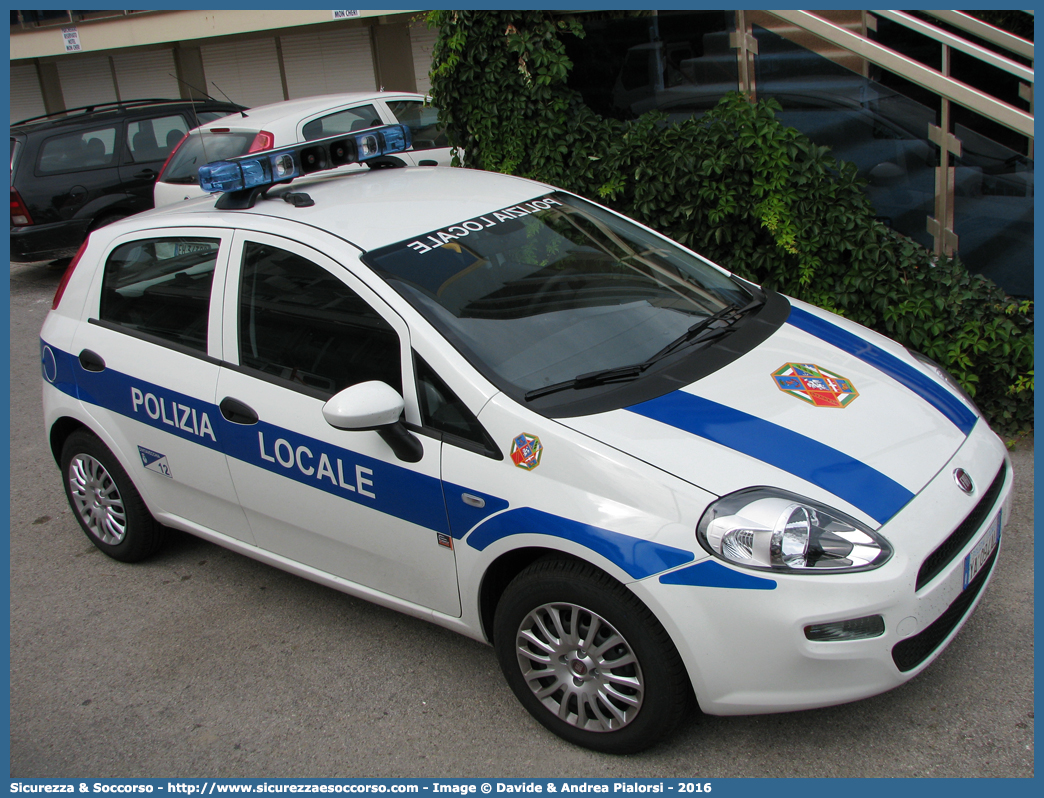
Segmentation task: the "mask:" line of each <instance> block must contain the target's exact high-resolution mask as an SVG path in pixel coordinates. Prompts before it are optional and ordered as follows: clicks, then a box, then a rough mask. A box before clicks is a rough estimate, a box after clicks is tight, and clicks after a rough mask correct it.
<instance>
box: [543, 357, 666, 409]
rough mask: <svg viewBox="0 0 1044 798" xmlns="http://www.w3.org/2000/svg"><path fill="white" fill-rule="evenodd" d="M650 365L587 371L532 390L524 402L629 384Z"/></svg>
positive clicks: (639, 364) (641, 364)
mask: <svg viewBox="0 0 1044 798" xmlns="http://www.w3.org/2000/svg"><path fill="white" fill-rule="evenodd" d="M650 365H652V364H651V363H635V364H634V365H632V366H617V367H616V368H611V369H602V370H601V371H589V372H587V373H586V374H579V375H577V376H576V377H573V379H571V380H565V381H564V382H556V383H555V384H554V385H545V386H544V387H542V388H534V389H533V390H531V391H528V392H527V393H526V395H525V400H526V401H527V402H528V401H529V400H530V399H538V398H539V397H541V396H547V395H548V394H550V393H558V392H559V391H564V390H566V389H567V388H577V389H580V388H593V387H595V386H596V385H607V384H609V383H611V382H631V381H632V380H636V379H638V378H639V377H640V376H641V375H642V372H643V371H645V370H646V369H647V368H649V366H650Z"/></svg>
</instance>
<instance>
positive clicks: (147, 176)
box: [134, 169, 159, 180]
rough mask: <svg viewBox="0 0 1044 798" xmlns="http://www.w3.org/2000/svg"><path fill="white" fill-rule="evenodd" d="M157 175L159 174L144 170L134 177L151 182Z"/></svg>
mask: <svg viewBox="0 0 1044 798" xmlns="http://www.w3.org/2000/svg"><path fill="white" fill-rule="evenodd" d="M157 174H159V172H156V171H155V170H153V169H144V170H142V171H140V172H138V173H137V174H136V175H134V176H135V177H137V178H139V179H141V180H152V179H153V178H154V177H156V175H157Z"/></svg>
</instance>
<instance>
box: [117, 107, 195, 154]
mask: <svg viewBox="0 0 1044 798" xmlns="http://www.w3.org/2000/svg"><path fill="white" fill-rule="evenodd" d="M187 132H188V126H187V125H186V124H185V120H184V119H183V118H182V117H181V115H180V114H175V115H173V116H161V117H159V118H157V119H136V120H134V121H133V122H128V123H127V146H128V147H129V148H130V153H131V158H132V159H133V160H134V162H135V163H142V162H144V161H165V160H166V159H167V156H168V155H170V151H171V150H173V149H174V147H175V146H177V143H178V142H179V141H181V139H182V137H183V136H184V135H185V134H186V133H187Z"/></svg>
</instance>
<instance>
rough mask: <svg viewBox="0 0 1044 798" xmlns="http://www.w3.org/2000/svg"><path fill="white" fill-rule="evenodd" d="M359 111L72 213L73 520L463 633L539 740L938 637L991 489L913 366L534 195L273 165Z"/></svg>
mask: <svg viewBox="0 0 1044 798" xmlns="http://www.w3.org/2000/svg"><path fill="white" fill-rule="evenodd" d="M408 145H409V133H408V130H407V129H404V128H402V127H398V126H393V127H388V128H382V129H378V130H374V131H367V132H365V133H361V134H353V135H352V136H349V137H348V138H341V139H334V140H322V141H319V142H311V143H309V144H308V145H298V146H297V147H296V148H290V149H287V150H282V151H276V152H271V153H266V154H264V155H262V156H249V157H245V158H242V159H239V160H238V161H234V162H224V163H219V164H212V165H211V166H209V167H205V168H204V169H203V170H202V172H201V178H202V179H203V181H204V184H205V185H206V186H207V187H208V188H210V189H211V190H214V189H221V188H223V189H227V190H228V193H225V194H222V195H221V196H220V197H219V198H218V199H217V200H215V199H214V198H213V197H208V198H202V199H199V200H193V201H190V202H187V203H182V204H179V205H177V206H174V207H173V208H171V209H164V210H162V211H154V212H150V213H145V214H141V215H138V216H135V217H133V218H130V219H127V220H125V221H123V222H120V223H118V224H113V225H111V226H109V227H105V228H103V229H101V230H98V231H96V232H95V233H93V234H92V235H91V238H90V240H89V242H88V243H87V244H86V245H85V247H84V249H82V250H81V252H80V254H79V256H78V257H77V259H76V261H74V263H73V264H72V265H71V266H70V268H69V271H68V273H67V274H66V277H65V279H64V280H63V283H62V285H61V287H60V288H59V290H58V293H57V295H56V297H55V302H54V308H53V310H52V311H51V313H50V314H49V316H48V317H47V321H46V323H45V324H44V327H43V331H42V333H41V357H42V368H43V378H44V383H43V402H44V409H45V417H46V425H47V431H48V435H49V438H50V444H51V448H52V451H53V452H54V456H55V458H56V460H57V461H58V462H59V464H60V466H61V470H62V478H63V480H64V482H65V488H66V491H67V493H68V497H69V501H70V503H71V505H72V507H73V509H74V511H75V515H76V517H77V519H78V520H79V522H80V524H81V526H82V527H83V528H84V530H85V531H86V533H87V535H88V537H90V539H91V540H92V541H93V542H94V543H95V545H97V546H98V548H100V549H101V550H102V551H104V552H106V553H107V554H109V555H111V556H112V557H115V558H117V559H120V560H126V561H133V560H138V559H141V558H142V557H145V556H147V555H149V554H151V553H152V552H153V551H154V550H155V549H156V548H157V546H158V545H159V543H160V541H161V539H162V536H163V531H164V527H175V528H178V529H182V530H186V531H188V532H191V533H193V534H196V535H199V536H200V537H203V538H205V539H207V540H210V541H213V542H215V543H218V544H220V545H222V546H226V547H228V548H230V549H232V550H234V551H238V552H241V553H243V554H246V555H248V556H251V557H255V558H257V559H259V560H261V561H263V562H266V563H269V564H272V565H274V566H276V567H279V568H283V569H285V570H288V571H291V572H293V573H296V574H299V575H301V576H304V577H306V578H309V579H312V580H315V581H317V582H320V583H322V584H326V585H329V586H331V587H334V588H336V589H338V590H342V591H344V592H346V593H350V594H352V595H355V596H360V597H363V598H366V599H368V600H371V601H375V602H377V603H379V604H382V605H384V606H388V607H393V608H395V609H398V610H401V611H403V612H406V613H408V614H411V615H415V616H418V617H422V618H427V619H429V620H432V621H434V622H435V623H438V624H440V625H442V626H445V627H448V628H450V629H455V630H457V631H459V632H461V633H463V634H466V635H469V636H471V637H473V638H476V639H478V640H484V641H489V642H491V643H492V644H493V645H494V646H495V648H496V651H497V655H498V657H499V660H500V663H501V665H502V667H503V670H504V673H505V675H506V677H507V681H508V683H509V684H510V685H511V688H512V689H513V690H514V692H515V693H516V695H517V696H518V698H519V699H520V700H521V702H522V703H523V704H524V705H525V707H526V708H527V709H528V710H529V711H530V712H531V713H533V715H534V716H535V717H536V718H537V720H539V721H540V722H541V723H543V724H544V725H545V726H547V727H548V728H549V729H551V730H552V731H554V732H555V733H557V734H559V735H561V736H562V737H564V738H566V739H568V740H571V741H573V742H575V743H578V744H580V745H584V746H588V747H591V748H595V749H600V750H605V751H612V752H628V751H635V750H639V749H641V748H644V747H646V746H648V745H650V744H652V743H653V742H654V741H656V740H657V739H658V738H660V737H661V736H662V735H664V734H666V733H668V732H669V731H670V730H671V729H672V728H673V727H674V726H675V724H676V722H677V721H678V720H679V719H680V718H681V717H682V716H683V714H684V713H686V712H689V711H695V709H694V705H693V704H692V702H691V701H690V698H691V697H692V696H695V698H696V699H697V701H698V702H699V707H700V708H701V709H702V710H703V711H705V712H708V713H712V714H720V715H729V714H740V713H758V712H774V711H782V710H795V709H802V708H810V707H819V706H824V705H828V704H836V703H839V702H844V701H850V700H853V699H857V698H861V697H864V696H869V695H873V694H875V693H878V692H881V691H883V690H887V689H889V688H891V687H895V686H896V685H899V684H901V683H903V682H904V681H906V680H908V679H909V678H911V677H912V676H914V675H916V674H917V673H919V672H920V671H921V670H923V669H924V668H925V667H926V666H927V665H928V664H929V663H930V662H931V661H932V660H933V659H934V658H935V657H936V656H937V655H938V654H939V652H940V651H941V650H942V649H943V647H944V646H945V645H946V644H947V643H948V642H949V641H950V639H951V638H952V637H953V635H954V634H956V632H957V630H958V629H959V628H960V627H961V625H962V624H963V622H964V621H965V620H966V619H967V617H968V615H969V614H970V612H971V611H972V609H973V608H974V606H975V604H976V603H977V601H978V600H979V598H980V597H981V595H982V590H983V587H984V586H985V584H986V582H987V581H988V580H989V578H990V574H991V572H992V569H993V566H994V562H995V560H996V556H997V552H998V549H999V545H1000V534H1001V529H1002V525H1003V522H1004V520H1005V519H1006V517H1007V515H1008V509H1009V507H1008V503H1009V502H1010V495H1011V485H1012V475H1011V470H1010V466H1009V463H1008V459H1007V456H1006V453H1005V449H1004V446H1003V445H1002V444H1001V442H1000V441H999V440H998V439H997V437H996V436H995V435H994V434H993V433H992V432H991V431H990V429H989V428H988V426H987V425H986V423H985V422H984V421H983V420H982V418H981V417H980V416H979V413H978V412H977V411H976V409H975V407H974V405H973V404H972V403H971V402H970V401H969V400H968V399H967V397H965V396H964V395H963V394H962V393H961V392H960V390H959V389H958V388H956V387H955V386H954V385H953V384H952V383H951V382H950V380H949V379H948V378H947V377H946V375H945V374H943V373H942V372H940V371H939V370H938V368H937V367H935V366H934V365H933V364H931V363H930V362H927V361H925V360H924V359H922V358H920V357H918V356H917V355H914V354H912V353H910V352H908V351H907V350H905V349H904V348H902V347H901V346H898V345H897V344H895V343H894V342H892V341H889V340H887V339H885V338H883V337H881V336H879V335H876V334H875V333H872V332H869V331H867V330H865V329H863V328H861V327H859V326H857V325H855V324H852V323H850V322H848V321H846V320H844V319H842V318H838V317H836V316H832V315H830V314H828V313H825V312H823V311H821V310H818V309H816V308H814V307H810V306H808V305H805V304H802V303H801V302H797V301H794V300H790V299H787V298H785V297H783V296H780V295H778V294H774V293H771V292H767V291H763V290H761V289H759V288H758V287H756V286H754V285H751V284H749V283H747V282H745V281H743V280H740V279H737V278H735V277H732V276H730V275H729V274H728V273H726V272H725V271H723V270H721V269H719V268H718V267H716V266H714V265H713V264H711V263H709V262H707V261H706V260H704V259H702V258H700V257H699V256H698V255H695V254H693V253H691V252H689V251H687V250H685V249H683V248H681V247H680V246H678V245H677V244H674V243H673V242H671V241H669V240H668V239H665V238H663V237H662V236H659V235H657V234H656V233H654V232H652V231H650V230H648V229H646V228H644V227H642V226H640V225H637V224H635V223H633V222H631V221H629V220H627V219H625V218H623V217H621V216H619V215H617V214H615V213H612V212H610V211H608V210H605V209H604V208H601V207H599V206H597V205H594V204H592V203H590V202H587V201H586V200H583V199H580V198H578V197H576V196H573V195H571V194H569V193H567V192H564V191H559V190H556V189H554V188H551V187H549V186H546V185H540V184H537V183H533V182H531V181H527V180H522V179H518V178H513V177H507V176H504V175H497V174H489V173H483V172H474V171H469V170H458V169H444V168H426V167H417V168H393V169H374V170H370V171H366V172H355V173H349V174H341V175H336V176H330V175H327V176H323V175H314V176H310V175H306V176H305V177H303V178H300V179H297V180H295V181H294V182H293V183H291V184H290V185H274V186H273V185H271V184H272V183H273V182H274V181H278V180H286V179H289V178H292V177H294V176H295V175H298V174H299V173H302V172H310V171H315V170H320V169H322V168H324V167H327V166H331V165H336V164H337V163H343V162H345V161H346V160H358V161H365V160H367V159H369V158H370V157H371V156H373V157H380V155H382V154H386V153H387V152H390V151H394V150H395V149H396V148H402V147H405V146H408Z"/></svg>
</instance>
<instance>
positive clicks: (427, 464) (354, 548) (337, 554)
mask: <svg viewBox="0 0 1044 798" xmlns="http://www.w3.org/2000/svg"><path fill="white" fill-rule="evenodd" d="M233 281H234V282H233ZM229 286H230V288H229V290H228V292H227V293H226V299H225V308H224V320H225V321H224V331H223V337H224V349H225V357H226V360H230V361H233V362H230V363H227V364H226V365H225V367H224V368H223V369H222V370H221V373H220V375H219V378H218V401H219V404H221V405H222V406H223V408H224V409H225V411H226V414H225V418H226V420H227V421H228V422H229V423H228V424H226V427H229V428H235V429H234V431H232V432H230V434H229V435H228V437H227V439H226V441H227V449H226V453H227V455H228V462H229V469H230V471H231V473H232V478H233V480H234V482H235V485H236V490H237V491H238V493H239V496H240V498H241V500H242V502H243V505H244V507H245V508H247V515H248V518H249V520H250V524H251V527H252V529H253V531H254V534H255V536H256V538H257V542H258V545H259V546H261V548H263V549H267V550H269V551H272V552H274V553H276V554H279V555H281V556H284V557H287V558H289V559H291V560H294V561H295V562H298V563H301V564H303V565H305V566H308V567H310V568H314V569H317V570H318V571H322V572H325V573H327V574H333V575H335V576H338V577H341V578H343V579H346V580H348V581H350V582H353V583H355V584H357V585H362V586H364V587H366V588H370V589H372V590H375V591H379V592H380V593H383V594H386V595H389V596H393V597H395V598H397V599H401V600H403V601H406V602H410V603H411V604H413V605H419V606H421V607H425V608H430V609H433V610H436V611H438V612H442V613H446V614H449V615H453V616H459V615H460V599H459V595H458V590H457V577H456V565H455V561H454V554H453V549H452V548H451V547H449V545H448V544H449V543H450V538H449V535H448V533H449V527H448V522H447V518H446V507H445V501H444V499H443V495H442V482H441V478H440V455H441V452H440V447H441V443H440V442H439V441H438V440H436V439H434V438H430V437H422V438H421V442H422V444H423V447H424V453H423V456H422V457H421V459H420V461H419V462H416V463H407V462H403V461H402V460H399V459H398V457H396V455H395V454H394V453H393V452H392V450H391V448H390V447H389V446H388V444H386V443H385V442H384V440H383V439H382V438H381V437H380V435H379V434H378V433H377V432H376V431H346V430H340V429H335V428H334V427H332V426H330V425H329V424H328V423H327V422H326V420H325V418H324V417H323V412H322V409H323V405H324V404H325V402H326V401H327V399H329V398H330V397H331V396H333V395H334V394H335V393H337V392H338V391H340V390H342V389H344V388H346V387H348V386H350V385H354V384H357V383H360V382H367V381H370V380H379V381H381V382H385V383H387V384H389V385H391V386H392V387H393V388H394V389H395V390H396V391H398V392H399V393H400V395H403V394H404V395H405V396H406V397H407V398H406V401H407V413H408V414H409V413H413V414H414V415H416V399H415V389H414V379H413V372H412V369H403V364H404V363H409V362H410V361H409V352H410V343H409V331H408V329H407V327H406V325H405V323H404V322H403V320H402V319H401V318H400V317H399V316H398V315H396V314H395V313H394V312H393V311H391V310H390V308H388V307H387V306H386V305H385V304H384V303H383V302H382V301H381V300H380V299H379V298H378V297H377V296H376V295H375V294H373V293H372V292H371V291H369V289H367V288H366V286H365V285H364V284H363V283H362V282H361V281H359V280H358V279H357V278H355V277H354V275H352V274H351V273H350V272H348V270H347V269H345V268H344V267H343V266H341V265H339V264H338V263H336V262H334V261H333V260H331V259H330V258H328V257H326V256H325V255H323V254H321V253H320V252H317V251H315V250H313V249H310V248H308V247H305V246H303V245H300V244H298V243H296V242H291V241H288V240H287V239H283V238H277V237H275V236H268V235H264V234H261V233H253V232H250V233H237V234H236V243H235V246H234V247H233V250H232V255H231V259H230V281H229ZM411 402H412V406H411V405H410V403H411Z"/></svg>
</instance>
